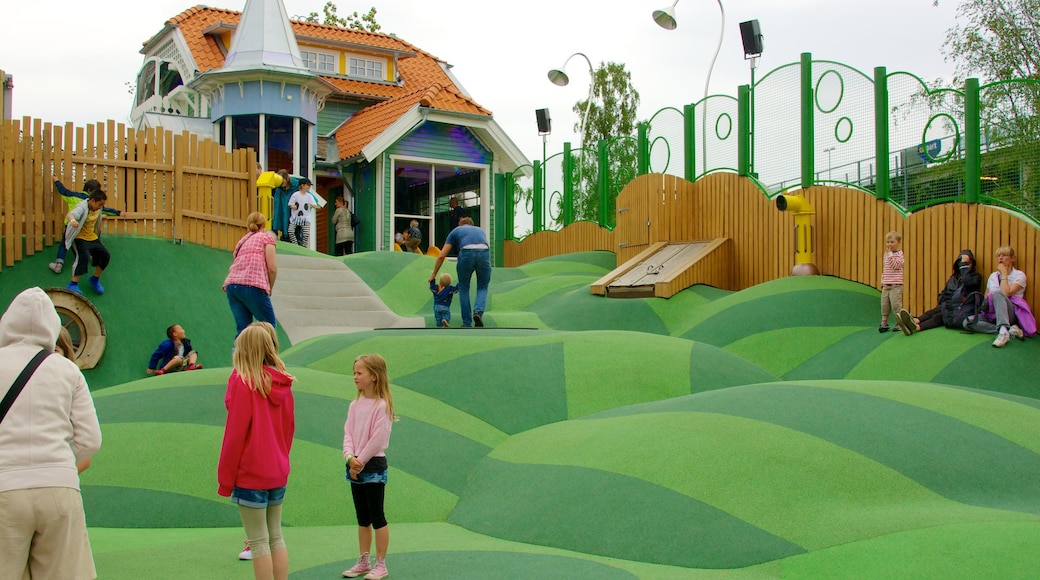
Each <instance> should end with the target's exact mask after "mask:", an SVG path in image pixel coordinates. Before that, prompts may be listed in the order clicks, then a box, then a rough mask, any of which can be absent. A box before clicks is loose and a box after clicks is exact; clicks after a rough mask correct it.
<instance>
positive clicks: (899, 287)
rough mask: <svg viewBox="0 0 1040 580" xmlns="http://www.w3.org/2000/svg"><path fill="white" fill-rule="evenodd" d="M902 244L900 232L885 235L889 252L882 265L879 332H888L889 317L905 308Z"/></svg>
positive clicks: (886, 253)
mask: <svg viewBox="0 0 1040 580" xmlns="http://www.w3.org/2000/svg"><path fill="white" fill-rule="evenodd" d="M902 243H903V236H901V235H899V232H888V233H887V234H885V248H886V249H887V251H886V252H885V257H884V259H883V260H882V265H881V324H880V325H879V326H878V332H888V331H889V330H890V329H889V327H888V315H889V314H891V313H893V312H899V310H900V309H901V308H903V250H902V249H900V246H901V245H902ZM896 328H898V327H896ZM891 330H894V328H893V329H891Z"/></svg>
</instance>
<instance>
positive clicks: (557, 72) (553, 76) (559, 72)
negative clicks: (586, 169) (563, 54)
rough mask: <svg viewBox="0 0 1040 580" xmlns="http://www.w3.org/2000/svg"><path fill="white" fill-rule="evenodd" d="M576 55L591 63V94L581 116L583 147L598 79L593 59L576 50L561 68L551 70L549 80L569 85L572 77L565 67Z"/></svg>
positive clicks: (557, 83) (562, 85)
mask: <svg viewBox="0 0 1040 580" xmlns="http://www.w3.org/2000/svg"><path fill="white" fill-rule="evenodd" d="M576 56H580V57H582V58H584V59H585V62H586V63H588V65H589V96H588V98H587V99H586V100H585V113H584V114H583V115H582V116H581V145H582V147H584V146H585V123H586V122H587V121H588V119H589V107H591V106H592V89H593V85H594V84H595V80H596V73H595V72H594V71H593V70H592V61H591V60H589V57H587V56H585V53H583V52H576V53H574V54H572V55H570V56H568V57H567V60H565V61H563V66H561V67H560V68H554V69H552V70H551V71H549V73H548V77H549V81H550V82H551V83H552V84H554V85H556V86H558V87H565V86H567V84H568V83H570V82H571V79H570V78H569V77H568V76H567V73H565V72H563V69H565V68H567V63H569V62H570V61H571V59H572V58H574V57H576Z"/></svg>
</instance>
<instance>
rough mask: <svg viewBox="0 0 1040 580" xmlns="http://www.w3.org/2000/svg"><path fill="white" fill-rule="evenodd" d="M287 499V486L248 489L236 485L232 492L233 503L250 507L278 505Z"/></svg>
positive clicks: (261, 507) (260, 507)
mask: <svg viewBox="0 0 1040 580" xmlns="http://www.w3.org/2000/svg"><path fill="white" fill-rule="evenodd" d="M283 501H285V486H284V485H283V486H282V487H276V488H274V489H246V488H244V487H236V488H235V489H234V491H232V492H231V503H237V504H238V505H244V506H246V507H250V508H257V509H263V508H266V507H267V506H269V505H278V504H280V503H282V502H283Z"/></svg>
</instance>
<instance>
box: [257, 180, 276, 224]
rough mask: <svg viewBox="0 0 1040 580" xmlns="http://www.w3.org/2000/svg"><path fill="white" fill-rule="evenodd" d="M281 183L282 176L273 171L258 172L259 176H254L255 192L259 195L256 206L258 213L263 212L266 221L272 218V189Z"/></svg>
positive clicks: (269, 221)
mask: <svg viewBox="0 0 1040 580" xmlns="http://www.w3.org/2000/svg"><path fill="white" fill-rule="evenodd" d="M281 184H282V176H281V175H278V174H277V173H275V172H274V171H265V172H263V173H261V174H260V177H258V178H256V188H257V193H258V194H259V196H260V199H259V205H260V207H259V208H258V209H259V211H260V213H262V214H264V217H266V218H267V223H271V219H273V217H274V216H273V215H272V213H273V211H274V198H273V192H272V190H273V189H274V188H276V187H278V186H280V185H281Z"/></svg>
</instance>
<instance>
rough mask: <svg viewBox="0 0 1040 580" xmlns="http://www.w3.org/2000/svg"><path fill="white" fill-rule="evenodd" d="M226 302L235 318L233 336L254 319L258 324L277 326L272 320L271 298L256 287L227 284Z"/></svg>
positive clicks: (272, 307)
mask: <svg viewBox="0 0 1040 580" xmlns="http://www.w3.org/2000/svg"><path fill="white" fill-rule="evenodd" d="M227 301H228V306H230V307H231V315H232V316H234V317H235V328H236V329H237V330H236V332H235V336H238V335H239V334H241V333H242V331H243V330H245V327H247V326H249V325H250V324H252V323H253V319H254V318H255V319H256V320H257V321H258V322H270V323H271V325H272V326H275V327H277V326H278V324H277V323H276V322H275V320H274V306H272V305H271V297H270V296H269V295H268V294H267V292H264V291H263V290H261V289H259V288H257V287H256V286H246V285H244V284H228V287H227Z"/></svg>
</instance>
